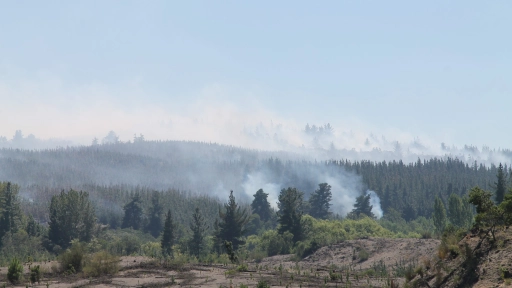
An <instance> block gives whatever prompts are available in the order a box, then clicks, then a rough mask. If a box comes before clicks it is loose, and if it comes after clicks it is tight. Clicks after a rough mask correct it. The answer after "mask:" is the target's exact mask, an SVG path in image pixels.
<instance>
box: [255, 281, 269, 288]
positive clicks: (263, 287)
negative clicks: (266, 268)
mask: <svg viewBox="0 0 512 288" xmlns="http://www.w3.org/2000/svg"><path fill="white" fill-rule="evenodd" d="M256 288H270V285H268V283H267V281H265V280H260V281H258V285H256Z"/></svg>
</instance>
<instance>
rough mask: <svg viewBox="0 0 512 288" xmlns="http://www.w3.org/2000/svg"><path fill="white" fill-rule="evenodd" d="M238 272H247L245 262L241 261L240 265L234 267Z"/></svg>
mask: <svg viewBox="0 0 512 288" xmlns="http://www.w3.org/2000/svg"><path fill="white" fill-rule="evenodd" d="M236 270H237V271H238V272H247V271H249V267H247V264H245V263H242V264H241V265H240V266H238V267H237V268H236Z"/></svg>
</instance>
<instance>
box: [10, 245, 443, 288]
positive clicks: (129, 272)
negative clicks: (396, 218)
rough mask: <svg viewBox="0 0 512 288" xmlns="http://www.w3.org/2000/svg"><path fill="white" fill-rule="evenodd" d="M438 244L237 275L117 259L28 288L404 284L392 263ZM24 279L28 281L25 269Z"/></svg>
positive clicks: (375, 248)
mask: <svg viewBox="0 0 512 288" xmlns="http://www.w3.org/2000/svg"><path fill="white" fill-rule="evenodd" d="M438 245H439V241H438V240H434V239H426V240H423V239H377V238H375V239H374V238H370V239H360V240H351V241H344V242H341V243H338V244H334V245H331V246H327V247H323V248H321V249H319V250H318V251H316V252H315V253H313V254H312V255H310V256H309V257H307V258H305V259H303V260H300V261H296V260H297V259H296V257H294V255H278V256H273V257H267V258H264V259H263V260H262V261H261V262H259V263H256V262H254V261H249V262H248V263H247V265H248V269H247V271H238V269H237V265H215V264H214V265H202V264H187V265H185V266H181V267H179V269H177V267H172V268H165V267H164V266H162V265H161V263H159V262H158V261H155V260H153V259H150V258H147V257H121V261H120V267H121V269H120V271H119V272H118V273H117V274H116V275H110V276H104V277H100V278H92V279H89V278H85V277H81V276H80V275H72V276H63V275H57V274H53V273H49V272H48V270H46V272H48V273H44V275H43V279H42V281H41V283H40V284H39V285H34V287H46V283H48V284H49V287H169V286H176V287H205V288H207V287H211V288H213V287H215V288H218V287H240V284H244V285H247V286H248V287H256V284H257V283H258V281H260V280H264V281H266V282H268V283H269V284H270V285H271V286H272V287H345V286H350V287H370V286H372V287H385V286H386V285H389V284H390V282H393V283H397V284H402V283H403V282H404V281H405V280H404V279H403V277H393V276H389V275H392V273H393V267H394V265H397V263H412V262H418V261H420V260H419V259H422V258H424V257H431V256H432V254H434V253H435V249H436V248H437V246H438ZM376 263H380V264H379V265H381V266H379V267H385V269H387V270H388V272H387V275H388V276H387V277H384V276H382V275H374V274H368V273H366V271H367V270H368V269H370V270H371V269H372V267H374V266H375V265H376ZM46 265H50V266H49V267H51V264H46ZM1 269H2V272H3V271H6V270H7V268H6V267H2V268H1ZM50 269H51V268H50ZM50 271H51V270H50ZM25 275H26V276H25V279H28V271H26V273H25ZM336 275H337V276H336ZM334 276H336V277H334ZM339 276H341V277H339ZM2 281H3V282H2ZM3 283H5V274H4V275H2V276H0V286H1V285H2V284H3ZM26 284H27V283H26V282H23V283H21V285H20V286H19V287H24V286H25V285H26ZM400 286H401V287H402V285H400Z"/></svg>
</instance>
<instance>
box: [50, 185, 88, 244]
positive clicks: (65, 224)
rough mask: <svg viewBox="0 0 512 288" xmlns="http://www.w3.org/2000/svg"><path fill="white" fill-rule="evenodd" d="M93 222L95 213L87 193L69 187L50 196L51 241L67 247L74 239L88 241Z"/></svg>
mask: <svg viewBox="0 0 512 288" xmlns="http://www.w3.org/2000/svg"><path fill="white" fill-rule="evenodd" d="M95 224H96V214H95V211H94V207H93V205H92V203H91V201H90V200H89V193H87V192H83V191H80V192H77V191H75V190H73V189H71V190H69V192H68V193H65V192H64V191H62V192H61V193H60V194H59V195H54V196H53V197H52V200H51V202H50V222H49V231H48V238H49V239H50V241H51V242H52V243H54V244H56V245H59V246H60V247H62V248H67V247H68V246H69V245H70V244H71V240H74V239H78V240H79V241H83V242H88V241H90V240H91V239H92V236H93V230H94V225H95Z"/></svg>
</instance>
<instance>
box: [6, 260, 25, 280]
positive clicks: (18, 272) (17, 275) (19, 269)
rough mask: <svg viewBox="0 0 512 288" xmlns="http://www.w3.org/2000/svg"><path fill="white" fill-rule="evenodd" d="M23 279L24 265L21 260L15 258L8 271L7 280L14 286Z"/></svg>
mask: <svg viewBox="0 0 512 288" xmlns="http://www.w3.org/2000/svg"><path fill="white" fill-rule="evenodd" d="M22 278H23V265H21V263H20V260H18V258H16V257H14V258H13V259H12V261H11V264H9V268H8V269H7V280H9V282H11V283H12V284H16V283H18V282H19V281H20V280H21V279H22Z"/></svg>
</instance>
